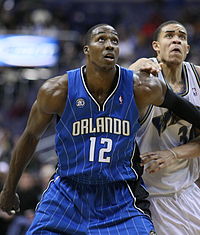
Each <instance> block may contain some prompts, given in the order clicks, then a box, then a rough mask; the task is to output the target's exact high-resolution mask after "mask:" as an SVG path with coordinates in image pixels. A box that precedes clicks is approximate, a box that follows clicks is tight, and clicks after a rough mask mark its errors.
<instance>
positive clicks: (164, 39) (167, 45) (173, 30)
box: [153, 24, 189, 64]
mask: <svg viewBox="0 0 200 235" xmlns="http://www.w3.org/2000/svg"><path fill="white" fill-rule="evenodd" d="M153 48H154V50H155V51H156V52H157V55H158V58H159V59H160V61H162V62H164V63H167V64H181V63H182V61H184V60H185V58H186V56H187V54H188V52H189V45H188V42H187V32H186V30H185V28H184V27H183V26H182V25H179V24H169V25H166V26H164V27H163V28H162V30H161V32H160V35H159V38H158V41H154V42H153Z"/></svg>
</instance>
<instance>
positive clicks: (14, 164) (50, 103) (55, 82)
mask: <svg viewBox="0 0 200 235" xmlns="http://www.w3.org/2000/svg"><path fill="white" fill-rule="evenodd" d="M66 80H67V79H66V77H64V78H63V77H61V78H59V77H57V78H53V79H50V80H49V81H47V82H46V83H44V85H43V86H42V87H41V88H40V90H39V92H38V96H37V100H36V101H35V103H34V104H33V106H32V109H31V112H30V115H29V118H28V122H27V125H26V128H25V130H24V132H23V133H22V135H21V137H20V138H19V140H18V142H17V143H16V145H15V147H14V150H13V152H12V157H11V162H10V168H9V174H8V177H7V179H6V181H5V184H4V187H3V190H2V192H1V195H0V208H1V209H2V210H4V211H6V212H7V213H8V214H10V211H11V210H13V209H14V210H18V208H19V202H18V201H17V199H16V196H15V192H16V187H17V184H18V181H19V179H20V177H21V174H22V172H23V170H24V169H25V167H26V166H27V164H28V163H29V162H30V160H31V158H32V155H33V153H34V151H35V149H36V146H37V144H38V141H39V139H40V137H41V135H42V134H43V133H44V131H45V130H46V128H47V127H48V125H49V123H50V122H51V120H52V118H53V115H54V114H58V115H61V114H62V111H63V109H64V104H65V102H66V94H67V83H66Z"/></svg>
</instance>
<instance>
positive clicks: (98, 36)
mask: <svg viewBox="0 0 200 235" xmlns="http://www.w3.org/2000/svg"><path fill="white" fill-rule="evenodd" d="M86 47H87V53H86V54H87V56H88V61H89V63H92V64H93V65H95V66H97V67H99V68H103V69H106V70H107V69H108V70H109V69H112V68H114V67H115V64H116V63H117V60H118V56H119V38H118V34H117V32H116V31H115V29H114V28H113V27H111V26H108V25H106V26H100V27H98V28H96V29H94V30H93V32H92V35H91V40H90V44H89V45H87V46H86Z"/></svg>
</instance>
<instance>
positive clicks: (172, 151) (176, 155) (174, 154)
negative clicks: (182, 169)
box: [168, 149, 179, 159]
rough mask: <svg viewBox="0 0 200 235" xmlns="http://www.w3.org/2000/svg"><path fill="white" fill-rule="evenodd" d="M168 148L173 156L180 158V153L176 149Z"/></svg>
mask: <svg viewBox="0 0 200 235" xmlns="http://www.w3.org/2000/svg"><path fill="white" fill-rule="evenodd" d="M168 150H169V151H170V152H171V153H172V154H173V156H174V158H175V159H179V157H178V153H177V152H176V151H174V150H172V149H168Z"/></svg>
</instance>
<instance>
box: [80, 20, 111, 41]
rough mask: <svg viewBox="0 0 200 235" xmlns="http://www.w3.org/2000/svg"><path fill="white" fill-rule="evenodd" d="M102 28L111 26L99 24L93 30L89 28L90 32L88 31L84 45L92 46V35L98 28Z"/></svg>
mask: <svg viewBox="0 0 200 235" xmlns="http://www.w3.org/2000/svg"><path fill="white" fill-rule="evenodd" d="M101 26H109V25H108V24H97V25H94V26H92V27H91V28H89V30H88V31H87V33H86V35H85V37H84V45H88V44H90V40H91V35H92V32H93V30H95V29H96V28H98V27H101Z"/></svg>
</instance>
